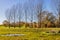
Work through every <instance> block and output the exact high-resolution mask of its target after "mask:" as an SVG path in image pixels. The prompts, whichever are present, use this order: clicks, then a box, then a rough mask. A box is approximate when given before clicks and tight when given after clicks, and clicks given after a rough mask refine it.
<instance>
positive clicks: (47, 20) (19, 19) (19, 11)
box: [3, 0, 60, 28]
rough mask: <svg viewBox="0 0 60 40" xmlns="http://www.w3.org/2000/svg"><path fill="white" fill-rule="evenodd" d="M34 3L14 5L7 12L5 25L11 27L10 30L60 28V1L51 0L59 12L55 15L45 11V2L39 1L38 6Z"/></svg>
mask: <svg viewBox="0 0 60 40" xmlns="http://www.w3.org/2000/svg"><path fill="white" fill-rule="evenodd" d="M33 1H34V0H33ZM33 1H32V0H30V1H29V3H30V4H31V5H29V3H28V2H26V3H24V4H22V5H21V4H17V5H13V7H11V8H10V9H8V10H6V18H7V20H5V21H4V22H3V24H4V25H5V26H9V28H10V27H14V28H15V27H22V26H25V27H32V28H34V27H35V28H44V27H47V28H49V27H60V0H58V1H57V0H53V1H52V0H51V1H52V4H53V5H55V4H56V6H53V7H54V9H56V10H57V12H55V13H52V12H49V11H46V10H45V11H43V10H44V8H43V7H44V1H43V0H38V1H39V2H38V3H37V4H35V3H33ZM55 14H56V15H55ZM57 15H58V16H59V17H58V16H57ZM34 20H35V21H34Z"/></svg>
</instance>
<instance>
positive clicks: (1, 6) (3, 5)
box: [0, 0, 53, 24]
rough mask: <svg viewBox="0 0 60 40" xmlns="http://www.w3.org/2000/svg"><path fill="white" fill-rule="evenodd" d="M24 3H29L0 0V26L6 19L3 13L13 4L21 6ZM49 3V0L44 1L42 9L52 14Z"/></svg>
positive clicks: (21, 0) (22, 0)
mask: <svg viewBox="0 0 60 40" xmlns="http://www.w3.org/2000/svg"><path fill="white" fill-rule="evenodd" d="M26 1H29V0H0V24H1V23H2V22H3V21H4V20H5V19H6V17H5V11H6V10H7V9H8V8H11V7H12V6H13V5H14V4H17V3H19V2H20V3H21V4H22V3H24V2H26ZM38 1H39V0H38ZM38 1H37V0H36V3H38ZM50 2H51V1H50V0H44V7H45V8H44V10H49V11H51V12H52V11H53V10H52V7H51V4H50ZM33 3H34V2H33Z"/></svg>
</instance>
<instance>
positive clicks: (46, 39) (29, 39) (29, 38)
mask: <svg viewBox="0 0 60 40" xmlns="http://www.w3.org/2000/svg"><path fill="white" fill-rule="evenodd" d="M51 30H55V31H59V30H60V28H24V27H22V28H19V27H16V28H14V27H11V28H9V27H4V26H1V27H0V35H2V34H25V36H11V37H10V36H0V40H59V39H60V34H59V33H57V34H55V33H46V32H49V31H51Z"/></svg>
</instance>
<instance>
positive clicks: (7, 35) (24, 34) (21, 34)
mask: <svg viewBox="0 0 60 40" xmlns="http://www.w3.org/2000/svg"><path fill="white" fill-rule="evenodd" d="M24 35H25V34H1V35H0V36H24Z"/></svg>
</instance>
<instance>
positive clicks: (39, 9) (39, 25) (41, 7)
mask: <svg viewBox="0 0 60 40" xmlns="http://www.w3.org/2000/svg"><path fill="white" fill-rule="evenodd" d="M42 10H43V0H42V2H41V3H39V4H38V5H37V13H38V27H41V13H42Z"/></svg>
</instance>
